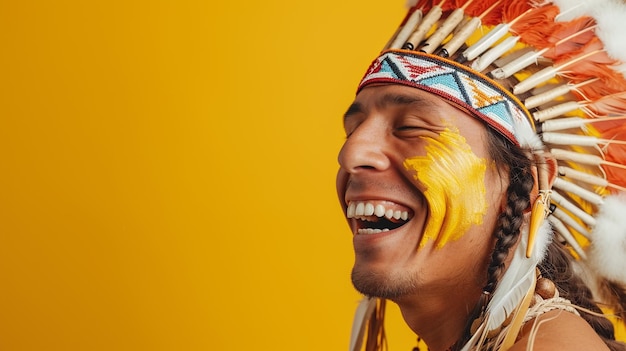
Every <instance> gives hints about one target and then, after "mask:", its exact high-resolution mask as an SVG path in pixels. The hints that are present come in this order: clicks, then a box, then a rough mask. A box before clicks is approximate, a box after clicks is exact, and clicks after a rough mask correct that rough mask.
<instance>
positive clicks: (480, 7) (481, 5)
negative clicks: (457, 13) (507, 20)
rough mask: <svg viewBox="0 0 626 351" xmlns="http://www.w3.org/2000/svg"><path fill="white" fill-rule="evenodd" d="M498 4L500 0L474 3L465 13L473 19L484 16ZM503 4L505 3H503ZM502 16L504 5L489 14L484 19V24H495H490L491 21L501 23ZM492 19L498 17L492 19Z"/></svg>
mask: <svg viewBox="0 0 626 351" xmlns="http://www.w3.org/2000/svg"><path fill="white" fill-rule="evenodd" d="M496 2H498V0H489V1H473V2H472V3H471V4H470V5H469V6H468V7H467V9H466V10H465V13H466V14H467V15H468V16H471V17H480V16H482V15H484V13H485V11H487V10H488V9H489V8H490V7H491V6H492V5H493V4H495V3H496ZM501 3H503V2H502V1H501ZM501 16H502V5H501V4H500V6H497V7H496V8H495V9H493V10H491V11H489V14H487V15H485V16H484V17H483V20H482V22H483V24H494V23H489V21H492V22H495V21H499V20H500V18H501ZM492 17H497V19H496V18H492Z"/></svg>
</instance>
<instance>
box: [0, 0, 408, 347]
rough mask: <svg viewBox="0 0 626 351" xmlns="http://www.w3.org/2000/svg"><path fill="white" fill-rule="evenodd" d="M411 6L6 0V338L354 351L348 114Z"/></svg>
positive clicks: (2, 299) (2, 297) (2, 124)
mask: <svg viewBox="0 0 626 351" xmlns="http://www.w3.org/2000/svg"><path fill="white" fill-rule="evenodd" d="M403 5H404V4H403V0H397V1H392V2H389V4H385V5H384V6H383V2H380V1H369V0H368V1H362V0H359V1H356V0H351V1H331V0H319V1H311V2H300V1H283V0H267V1H207V0H205V1H192V0H179V1H144V0H136V1H119V0H113V1H110V0H108V1H99V0H97V1H77V0H59V1H29V0H19V1H8V0H2V1H0V182H1V186H0V350H5V351H9V350H11V351H12V350H344V349H347V345H348V340H349V337H348V336H349V330H350V324H351V319H352V313H353V310H354V308H355V306H356V302H357V301H358V299H359V296H358V295H357V294H356V293H355V292H354V291H353V289H352V286H351V284H350V281H349V272H350V268H351V263H352V249H351V239H350V236H351V235H350V233H349V231H348V229H347V226H346V225H345V223H344V220H343V218H342V216H341V214H340V209H339V206H338V205H337V201H336V195H335V190H334V177H335V172H336V169H337V162H336V153H337V151H338V149H339V147H340V145H341V143H342V140H343V133H342V130H341V116H342V114H343V112H344V111H345V109H346V108H347V106H348V104H349V103H350V102H351V100H352V98H353V96H354V90H355V87H356V84H357V82H358V80H359V79H360V77H361V75H362V74H363V73H364V71H365V69H366V68H367V66H368V65H369V63H370V61H371V59H373V58H374V56H375V54H376V53H377V52H378V51H379V50H380V48H381V47H382V45H383V44H384V43H385V41H386V40H387V38H388V37H389V35H390V34H391V33H392V32H393V30H394V29H395V26H396V25H397V24H398V22H399V21H400V19H401V17H402V15H403V12H404V9H403ZM380 18H384V20H383V21H381V20H380ZM399 325H400V327H399V329H398V330H399V332H398V333H400V334H401V335H402V336H399V337H394V339H395V340H393V341H392V346H393V343H394V342H395V343H404V344H406V345H403V346H401V347H399V348H397V349H403V350H407V349H410V348H411V347H412V344H413V339H412V338H413V337H412V336H411V335H410V333H406V334H402V332H401V330H402V328H403V326H402V324H401V323H399ZM405 335H406V336H405ZM403 338H404V339H403ZM401 340H404V341H401Z"/></svg>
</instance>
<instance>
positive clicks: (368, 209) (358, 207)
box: [347, 201, 409, 221]
mask: <svg viewBox="0 0 626 351" xmlns="http://www.w3.org/2000/svg"><path fill="white" fill-rule="evenodd" d="M372 215H374V216H376V217H380V218H382V217H386V218H387V219H392V218H393V219H402V220H404V221H406V220H407V219H408V218H409V212H408V211H400V210H393V209H391V208H385V206H384V205H382V204H376V205H374V204H373V203H371V202H363V201H352V202H350V204H349V205H348V213H347V216H348V218H358V217H362V216H372Z"/></svg>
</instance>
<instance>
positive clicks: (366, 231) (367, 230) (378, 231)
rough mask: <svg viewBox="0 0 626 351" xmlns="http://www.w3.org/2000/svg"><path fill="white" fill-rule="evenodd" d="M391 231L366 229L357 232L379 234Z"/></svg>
mask: <svg viewBox="0 0 626 351" xmlns="http://www.w3.org/2000/svg"><path fill="white" fill-rule="evenodd" d="M388 231H389V229H372V228H364V229H359V230H357V233H358V234H378V233H382V232H388Z"/></svg>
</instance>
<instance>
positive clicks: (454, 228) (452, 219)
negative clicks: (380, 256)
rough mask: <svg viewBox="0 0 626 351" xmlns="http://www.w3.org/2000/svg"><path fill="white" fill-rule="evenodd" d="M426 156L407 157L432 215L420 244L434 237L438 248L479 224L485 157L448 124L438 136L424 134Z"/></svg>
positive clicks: (483, 206)
mask: <svg viewBox="0 0 626 351" xmlns="http://www.w3.org/2000/svg"><path fill="white" fill-rule="evenodd" d="M422 138H423V139H424V140H425V141H426V148H425V149H426V156H418V157H412V158H409V159H406V160H405V161H404V166H405V167H406V168H407V169H413V170H415V172H416V174H415V179H417V180H419V181H420V182H421V183H422V184H423V185H424V187H425V188H426V191H425V192H424V196H425V197H426V200H427V201H428V205H429V207H430V213H429V218H428V221H427V224H426V228H425V230H424V236H423V237H422V239H421V242H420V247H423V246H424V245H425V244H426V242H427V241H428V240H435V242H436V245H437V248H441V247H443V246H444V245H445V244H446V243H447V242H448V241H450V240H457V239H459V238H460V237H461V236H463V234H465V232H466V231H467V230H468V229H469V227H470V226H471V225H472V224H476V225H480V224H482V222H483V216H484V214H485V212H486V210H487V200H486V196H485V194H486V191H485V183H484V178H485V172H486V169H487V165H486V161H485V160H484V159H481V158H479V157H478V156H476V155H475V154H474V153H473V152H472V149H471V148H470V146H469V145H467V143H466V140H465V138H464V137H463V136H462V135H460V134H459V133H458V131H451V130H450V129H448V128H446V129H445V130H444V131H443V132H442V133H440V134H439V135H438V136H437V137H435V138H433V137H422Z"/></svg>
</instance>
